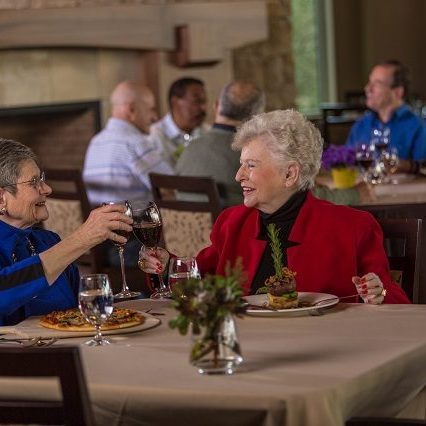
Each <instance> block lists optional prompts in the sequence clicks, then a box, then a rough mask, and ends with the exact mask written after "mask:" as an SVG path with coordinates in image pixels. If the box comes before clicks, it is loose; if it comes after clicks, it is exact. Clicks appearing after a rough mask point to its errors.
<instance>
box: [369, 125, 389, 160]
mask: <svg viewBox="0 0 426 426" xmlns="http://www.w3.org/2000/svg"><path fill="white" fill-rule="evenodd" d="M389 141H390V129H389V127H384V128H383V129H374V130H373V137H372V140H371V142H372V144H373V145H374V146H375V148H376V150H377V152H378V154H379V155H382V154H383V152H384V151H385V150H386V149H387V148H388V146H389Z"/></svg>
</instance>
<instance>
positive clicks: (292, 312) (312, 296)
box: [244, 292, 339, 317]
mask: <svg viewBox="0 0 426 426" xmlns="http://www.w3.org/2000/svg"><path fill="white" fill-rule="evenodd" d="M333 298H334V299H333ZM244 299H245V300H247V302H248V303H251V304H253V305H259V306H262V305H265V304H266V302H267V297H266V294H256V295H253V296H246V297H244ZM325 299H327V301H325V302H324V303H318V302H321V300H325ZM328 299H331V300H328ZM299 301H300V302H305V303H317V305H316V306H305V307H302V308H290V309H277V310H276V311H270V310H268V309H250V308H249V309H247V314H248V315H252V316H257V317H282V316H297V315H304V314H309V311H315V310H317V309H318V308H329V307H331V306H334V305H337V304H338V303H339V298H338V297H337V296H335V295H334V294H327V293H309V292H299Z"/></svg>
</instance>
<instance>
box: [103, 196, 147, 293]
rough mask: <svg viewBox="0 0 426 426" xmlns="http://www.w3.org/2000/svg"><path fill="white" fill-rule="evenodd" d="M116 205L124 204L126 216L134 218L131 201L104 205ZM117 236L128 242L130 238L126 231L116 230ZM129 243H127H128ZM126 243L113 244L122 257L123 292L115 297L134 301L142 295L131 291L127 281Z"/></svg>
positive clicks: (114, 242)
mask: <svg viewBox="0 0 426 426" xmlns="http://www.w3.org/2000/svg"><path fill="white" fill-rule="evenodd" d="M115 204H124V206H125V207H126V210H125V215H126V216H128V217H130V218H131V217H132V206H131V204H130V203H129V201H127V200H126V201H124V202H122V203H120V202H119V203H116V202H112V201H111V202H108V203H104V205H115ZM114 232H115V233H116V234H119V235H121V236H122V237H125V238H127V240H128V239H129V237H130V232H127V231H125V230H115V231H114ZM126 243H127V241H126ZM126 243H119V242H117V241H113V244H114V245H115V246H116V247H117V249H118V255H119V257H120V267H121V282H122V284H121V291H120V292H119V293H117V294H115V295H114V297H115V298H116V299H132V298H135V297H138V296H140V295H141V292H140V291H130V289H129V287H128V285H127V281H126V271H125V265H124V246H125V245H126Z"/></svg>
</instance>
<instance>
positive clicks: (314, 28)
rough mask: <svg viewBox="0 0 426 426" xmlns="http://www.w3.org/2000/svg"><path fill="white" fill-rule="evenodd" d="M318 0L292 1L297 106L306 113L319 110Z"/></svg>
mask: <svg viewBox="0 0 426 426" xmlns="http://www.w3.org/2000/svg"><path fill="white" fill-rule="evenodd" d="M316 3H317V0H291V15H292V28H293V33H292V40H293V56H294V63H295V73H296V76H295V77H296V91H297V96H296V105H297V107H298V109H299V110H300V111H302V112H303V113H305V114H309V113H316V112H318V109H319V90H318V81H319V75H318V74H319V73H318V69H319V66H318V63H319V62H318V51H319V49H318V17H317V8H316Z"/></svg>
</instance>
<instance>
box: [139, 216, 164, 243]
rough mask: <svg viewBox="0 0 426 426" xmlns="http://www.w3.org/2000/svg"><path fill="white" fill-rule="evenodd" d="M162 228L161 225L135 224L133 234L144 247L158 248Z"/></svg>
mask: <svg viewBox="0 0 426 426" xmlns="http://www.w3.org/2000/svg"><path fill="white" fill-rule="evenodd" d="M162 228H163V225H162V224H161V223H155V222H154V223H149V222H145V223H135V224H134V225H133V233H134V234H135V237H136V238H137V239H138V240H139V241H140V242H141V243H142V244H143V245H144V246H146V247H156V246H157V245H158V243H159V241H160V237H161V230H162Z"/></svg>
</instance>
